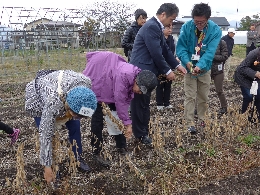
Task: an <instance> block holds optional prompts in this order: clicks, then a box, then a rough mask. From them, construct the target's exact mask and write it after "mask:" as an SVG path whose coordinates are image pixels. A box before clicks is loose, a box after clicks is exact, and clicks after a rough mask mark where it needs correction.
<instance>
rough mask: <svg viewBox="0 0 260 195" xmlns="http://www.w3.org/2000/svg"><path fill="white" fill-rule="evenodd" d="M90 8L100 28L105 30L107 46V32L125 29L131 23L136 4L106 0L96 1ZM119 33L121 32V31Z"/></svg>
mask: <svg viewBox="0 0 260 195" xmlns="http://www.w3.org/2000/svg"><path fill="white" fill-rule="evenodd" d="M88 10H89V11H91V12H92V14H91V15H92V17H93V18H95V20H96V21H98V22H99V23H100V28H102V31H103V32H104V44H105V48H106V42H107V33H108V32H111V31H122V32H123V31H125V30H126V28H127V27H128V26H129V25H130V24H131V19H132V16H133V13H134V10H135V5H134V4H127V3H118V2H113V1H109V0H105V1H103V2H96V3H94V4H93V6H92V8H91V9H88ZM119 34H121V33H120V32H119Z"/></svg>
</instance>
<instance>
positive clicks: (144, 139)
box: [140, 135, 152, 145]
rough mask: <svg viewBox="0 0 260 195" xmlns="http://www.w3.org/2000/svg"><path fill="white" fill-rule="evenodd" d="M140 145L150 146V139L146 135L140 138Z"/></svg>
mask: <svg viewBox="0 0 260 195" xmlns="http://www.w3.org/2000/svg"><path fill="white" fill-rule="evenodd" d="M140 140H141V143H142V144H145V145H151V144H152V139H151V138H150V137H148V135H145V136H142V137H141V139H140Z"/></svg>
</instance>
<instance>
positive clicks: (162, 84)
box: [156, 77, 172, 106]
mask: <svg viewBox="0 0 260 195" xmlns="http://www.w3.org/2000/svg"><path fill="white" fill-rule="evenodd" d="M171 87H172V81H169V80H167V79H166V78H165V77H163V78H162V79H160V80H158V85H157V88H156V103H157V106H169V105H170V96H171Z"/></svg>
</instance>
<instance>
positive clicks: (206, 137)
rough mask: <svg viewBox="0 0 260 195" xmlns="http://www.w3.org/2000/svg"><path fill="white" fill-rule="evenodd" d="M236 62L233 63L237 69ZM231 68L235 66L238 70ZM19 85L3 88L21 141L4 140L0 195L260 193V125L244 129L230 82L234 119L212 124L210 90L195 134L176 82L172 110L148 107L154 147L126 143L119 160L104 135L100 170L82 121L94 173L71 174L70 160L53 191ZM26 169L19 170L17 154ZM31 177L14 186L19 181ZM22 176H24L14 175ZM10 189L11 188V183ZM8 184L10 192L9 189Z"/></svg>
mask: <svg viewBox="0 0 260 195" xmlns="http://www.w3.org/2000/svg"><path fill="white" fill-rule="evenodd" d="M238 63H239V60H237V61H234V64H238ZM233 69H234V66H233ZM25 85H26V82H21V83H19V84H8V83H6V84H5V83H2V84H0V94H1V95H0V97H1V99H3V102H2V103H1V104H0V106H1V107H0V108H1V109H0V116H1V120H2V121H4V122H6V123H8V124H10V125H11V126H14V127H19V128H20V129H21V135H20V138H19V140H18V143H17V144H16V145H15V146H14V147H10V146H9V141H10V140H9V138H8V137H7V135H5V134H1V135H0V142H1V148H0V157H1V163H0V168H1V169H0V175H1V176H0V194H15V193H16V194H64V195H65V194H100V195H101V194H109V195H112V194H113V195H115V194H118V195H119V194H122V195H123V194H129V195H136V194H138V195H139V194H140V195H141V194H185V195H196V194H203V195H213V194H214V195H215V194H223V195H224V194H225V195H226V194H232V195H233V194H234V195H235V194H236V195H237V194H239V195H242V194H248V195H249V194H252V195H253V194H260V185H259V183H260V175H259V174H260V169H259V167H260V155H259V144H260V141H259V140H260V138H259V136H260V133H259V127H258V126H255V125H252V124H249V123H246V122H245V121H246V116H241V115H239V114H238V113H237V112H238V109H239V107H240V105H241V101H242V96H241V92H240V89H239V87H238V86H237V85H236V84H235V83H234V82H233V81H229V82H225V87H224V88H225V92H226V97H227V100H228V104H229V105H230V106H229V113H228V115H227V116H225V117H223V118H222V119H216V118H215V115H214V114H215V112H216V111H217V109H218V108H219V101H218V99H217V96H216V94H215V91H214V87H213V84H212V85H211V93H210V104H209V113H210V115H209V117H208V119H207V121H206V127H205V128H204V129H203V128H200V127H199V126H198V128H199V133H198V135H196V136H190V135H189V134H188V133H187V132H186V129H184V128H183V84H182V82H175V83H174V84H173V87H172V95H171V96H172V97H171V103H172V105H174V109H171V110H166V111H160V112H157V110H156V105H155V101H154V98H155V97H154V94H153V98H152V101H151V116H152V118H151V119H152V120H151V121H152V123H151V129H150V130H151V136H152V137H153V140H154V146H153V147H147V146H143V145H141V144H139V143H138V142H136V140H134V139H132V140H130V142H129V143H128V153H129V154H128V155H127V156H125V157H122V156H120V155H119V154H118V153H117V152H116V150H115V142H114V139H113V138H112V137H110V136H108V134H107V132H106V131H105V130H104V133H103V134H104V139H105V152H106V153H108V154H109V157H111V162H112V165H111V167H110V168H109V169H106V168H102V167H101V166H100V165H98V164H96V162H95V161H94V160H93V159H92V155H91V147H90V127H89V125H90V120H86V119H84V120H82V124H81V125H82V143H83V153H84V158H85V159H86V161H87V162H88V164H89V165H90V166H91V168H92V169H93V171H92V172H91V173H89V174H83V173H76V175H74V176H73V175H72V174H71V173H70V171H69V169H68V166H67V165H66V162H67V161H68V158H65V160H64V161H63V162H64V163H63V164H62V165H61V178H62V181H61V182H60V183H59V185H58V187H59V188H56V189H55V190H54V189H52V188H51V187H49V186H46V184H45V182H44V181H43V173H42V172H43V169H42V166H40V164H39V158H38V151H37V149H36V145H37V144H36V143H37V141H36V140H37V139H36V136H35V135H36V134H37V133H36V128H35V124H34V121H33V119H32V118H30V117H28V116H27V115H26V113H25V112H24V88H25ZM60 136H61V140H62V143H65V142H66V140H67V132H66V130H65V129H64V130H62V131H61V132H60ZM22 144H24V148H23V150H21V151H22V152H23V154H22V153H21V151H20V150H19V152H18V160H20V164H19V163H18V165H21V162H22V161H21V156H22V157H23V160H24V167H23V166H22V167H21V168H19V169H18V171H20V172H17V164H16V162H17V157H16V154H17V149H18V146H21V145H22ZM23 169H24V173H25V176H26V178H25V179H24V181H22V184H21V186H18V187H15V185H14V183H13V181H14V180H15V178H18V179H19V178H21V171H23ZM17 173H19V174H20V175H19V174H17ZM9 183H10V185H9ZM8 185H9V186H8Z"/></svg>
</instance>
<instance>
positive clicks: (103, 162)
mask: <svg viewBox="0 0 260 195" xmlns="http://www.w3.org/2000/svg"><path fill="white" fill-rule="evenodd" d="M93 159H94V160H95V161H96V162H98V163H100V164H101V165H102V166H103V167H109V166H110V161H109V160H108V159H105V158H103V157H102V156H101V155H100V154H93Z"/></svg>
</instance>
